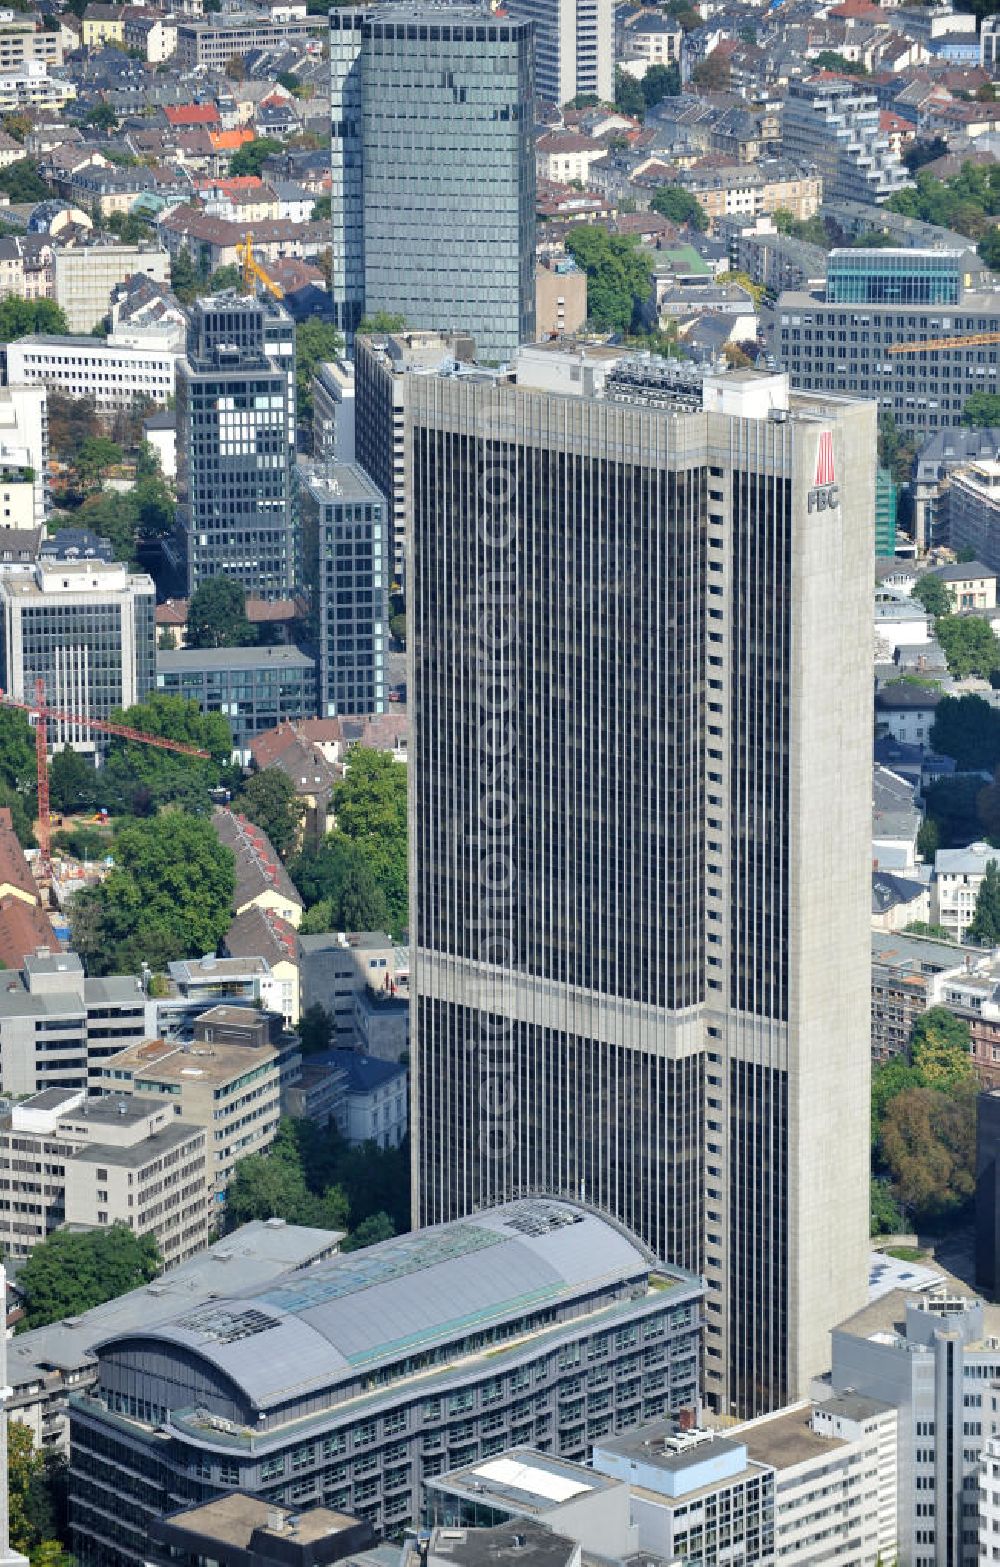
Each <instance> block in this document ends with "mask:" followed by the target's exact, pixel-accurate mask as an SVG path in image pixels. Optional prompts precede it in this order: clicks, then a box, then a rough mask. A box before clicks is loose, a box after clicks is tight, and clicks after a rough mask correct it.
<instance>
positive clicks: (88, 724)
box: [0, 676, 210, 871]
mask: <svg viewBox="0 0 1000 1567" xmlns="http://www.w3.org/2000/svg"><path fill="white" fill-rule="evenodd" d="M0 705H2V706H3V707H16V708H19V709H20V710H21V712H22V713H27V715H28V717H29V718H33V719H34V720H35V769H36V772H37V783H38V834H37V836H38V855H39V859H40V860H41V863H42V867H43V869H44V870H46V871H47V870H48V869H49V868H50V867H51V864H52V830H51V829H52V824H51V818H50V814H49V767H48V721H49V719H50V718H52V719H55V720H56V722H57V723H63V724H76V725H77V726H78V727H79V728H81V729H97V730H100V732H101V734H106V735H121V736H122V738H123V739H125V740H137V741H139V742H140V744H142V745H155V746H158V747H159V749H160V750H161V751H179V752H180V753H181V755H183V756H200V757H203V758H204V759H206V760H210V754H209V752H208V751H202V750H200V749H199V748H198V746H196V745H190V744H189V743H188V742H187V741H186V740H167V739H164V738H163V736H162V735H148V734H146V733H145V731H144V730H142V729H134V728H133V727H132V726H131V725H130V724H113V723H111V722H110V721H109V720H108V719H104V718H88V717H87V716H86V715H85V714H83V713H67V712H64V711H63V710H62V708H58V707H49V705H48V703H47V702H46V700H45V681H44V680H43V679H42V678H41V676H39V678H38V679H37V680H36V681H35V700H34V701H33V702H20V701H18V699H17V697H13V696H9V695H8V693H7V692H6V691H3V690H0Z"/></svg>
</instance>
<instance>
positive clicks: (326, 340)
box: [295, 316, 344, 423]
mask: <svg viewBox="0 0 1000 1567" xmlns="http://www.w3.org/2000/svg"><path fill="white" fill-rule="evenodd" d="M343 346H344V340H343V338H342V337H341V335H340V333H339V332H338V331H337V328H336V327H335V326H334V325H333V323H332V322H331V321H321V320H320V319H319V318H318V317H317V316H310V317H309V318H308V319H307V320H305V321H300V322H299V324H298V326H297V327H296V328H295V401H296V406H297V409H298V417H299V419H300V421H301V422H303V423H308V422H309V420H310V419H311V418H312V382H313V376H314V375H315V374H316V371H317V370H318V369H319V366H320V365H321V364H326V363H327V361H328V360H331V359H336V358H337V355H338V354H339V353H340V352H341V350H342V349H343Z"/></svg>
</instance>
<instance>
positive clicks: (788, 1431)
mask: <svg viewBox="0 0 1000 1567" xmlns="http://www.w3.org/2000/svg"><path fill="white" fill-rule="evenodd" d="M811 1414H812V1405H811V1404H801V1405H798V1406H797V1407H795V1408H794V1409H789V1410H787V1411H783V1412H782V1413H780V1414H777V1415H765V1416H764V1418H763V1419H762V1420H754V1421H752V1422H751V1423H750V1425H745V1426H739V1427H738V1428H737V1429H736V1431H735V1432H734V1433H733V1434H734V1436H735V1437H737V1438H738V1439H739V1441H740V1442H741V1443H742V1444H743V1445H744V1446H745V1447H746V1450H747V1456H748V1457H749V1458H752V1459H754V1460H755V1461H756V1462H757V1463H759V1464H771V1465H772V1466H773V1467H774V1468H775V1469H792V1468H794V1466H795V1465H796V1464H804V1463H807V1462H808V1460H809V1459H810V1458H822V1457H823V1456H824V1454H826V1453H835V1452H836V1451H837V1449H838V1448H840V1447H843V1446H844V1443H843V1442H842V1441H841V1439H840V1438H839V1437H833V1436H819V1435H817V1433H816V1432H815V1431H814V1430H813V1429H812V1428H811V1426H810V1424H809V1420H810V1416H811Z"/></svg>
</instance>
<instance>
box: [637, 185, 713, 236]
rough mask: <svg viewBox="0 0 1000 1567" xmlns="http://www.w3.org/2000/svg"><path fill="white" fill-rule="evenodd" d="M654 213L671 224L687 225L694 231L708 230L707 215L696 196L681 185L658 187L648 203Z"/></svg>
mask: <svg viewBox="0 0 1000 1567" xmlns="http://www.w3.org/2000/svg"><path fill="white" fill-rule="evenodd" d="M650 206H651V207H652V209H653V211H654V212H658V213H659V214H660V216H661V217H664V218H669V219H670V221H671V222H672V223H688V224H690V225H691V227H692V228H695V229H707V228H708V215H707V213H706V212H705V209H704V207H703V206H702V204H701V202H700V201H699V200H698V198H697V196H692V194H691V192H690V191H689V190H685V189H684V187H683V185H660V186H659V187H658V188H657V189H656V190H655V191H654V192H653V199H652V201H651V202H650Z"/></svg>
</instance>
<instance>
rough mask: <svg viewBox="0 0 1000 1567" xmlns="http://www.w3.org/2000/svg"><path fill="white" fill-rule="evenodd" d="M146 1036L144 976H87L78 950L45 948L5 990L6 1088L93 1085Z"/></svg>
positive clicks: (0, 1079)
mask: <svg viewBox="0 0 1000 1567" xmlns="http://www.w3.org/2000/svg"><path fill="white" fill-rule="evenodd" d="M145 1037H146V998H145V996H144V995H143V990H142V984H141V982H140V981H139V980H138V979H136V978H135V977H134V976H126V975H112V976H109V977H108V978H105V979H96V978H95V979H88V978H87V977H86V976H85V975H84V972H83V964H82V963H81V962H80V959H79V958H78V957H77V955H76V953H75V952H56V951H54V950H50V949H47V948H44V947H42V948H39V950H38V951H37V952H34V953H31V954H29V956H28V957H26V958H25V960H24V967H23V969H22V970H21V972H20V973H19V974H18V973H16V972H15V973H8V974H6V975H5V976H4V985H3V988H2V989H0V1092H2V1093H4V1094H5V1095H18V1096H19V1095H23V1094H34V1093H38V1092H40V1091H41V1090H42V1089H44V1088H59V1089H78V1088H79V1089H86V1088H87V1087H88V1086H89V1087H90V1088H91V1089H92V1090H94V1089H96V1088H97V1086H98V1085H99V1083H100V1079H101V1071H102V1067H103V1065H104V1062H105V1061H106V1060H107V1058H108V1057H109V1056H113V1055H116V1054H117V1053H118V1051H120V1050H122V1049H123V1048H124V1047H125V1046H126V1045H132V1044H137V1043H138V1042H139V1041H141V1040H142V1039H144V1038H145Z"/></svg>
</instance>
